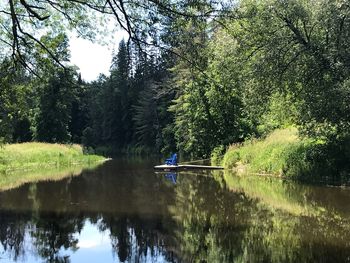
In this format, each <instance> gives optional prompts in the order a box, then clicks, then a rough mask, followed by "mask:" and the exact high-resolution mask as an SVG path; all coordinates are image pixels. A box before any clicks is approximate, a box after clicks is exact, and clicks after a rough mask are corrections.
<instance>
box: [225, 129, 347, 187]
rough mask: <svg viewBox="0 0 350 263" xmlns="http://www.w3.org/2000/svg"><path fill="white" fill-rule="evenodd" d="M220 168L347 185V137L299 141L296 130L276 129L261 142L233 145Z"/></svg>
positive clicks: (253, 141) (303, 139) (254, 141)
mask: <svg viewBox="0 0 350 263" xmlns="http://www.w3.org/2000/svg"><path fill="white" fill-rule="evenodd" d="M222 163H223V165H224V167H225V168H227V169H234V170H236V171H237V172H240V173H258V174H270V175H278V176H285V177H289V178H294V179H298V180H302V181H308V182H322V183H327V184H336V185H340V184H342V185H345V184H347V185H348V184H349V183H350V137H347V136H343V137H339V138H336V139H335V140H328V141H317V140H313V139H310V138H302V139H301V138H299V137H298V131H297V129H296V128H287V129H280V130H275V131H274V132H272V133H271V134H270V135H269V136H267V137H266V138H264V139H260V140H250V141H247V142H245V143H243V144H242V145H232V146H231V147H230V148H229V149H228V150H227V152H226V154H225V156H224V158H223V161H222Z"/></svg>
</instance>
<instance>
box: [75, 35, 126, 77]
mask: <svg viewBox="0 0 350 263" xmlns="http://www.w3.org/2000/svg"><path fill="white" fill-rule="evenodd" d="M114 34H115V35H114V36H113V37H111V38H110V40H109V41H107V42H108V44H106V45H101V44H98V43H92V42H91V41H89V40H86V39H83V38H78V37H77V36H76V35H75V34H71V35H70V41H69V44H70V51H71V63H72V64H74V65H76V66H78V67H79V69H80V73H81V76H82V78H83V79H84V80H85V81H93V80H96V79H97V78H98V76H99V75H100V74H101V73H103V74H105V75H109V67H110V65H111V61H112V54H113V50H117V49H118V44H119V42H120V41H121V40H122V39H123V38H124V39H125V40H127V37H128V36H127V33H126V32H124V31H117V32H115V33H114ZM105 42H106V41H105Z"/></svg>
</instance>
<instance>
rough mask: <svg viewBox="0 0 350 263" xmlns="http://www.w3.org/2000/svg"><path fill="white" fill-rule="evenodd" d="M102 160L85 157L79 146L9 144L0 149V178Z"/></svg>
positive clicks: (99, 157)
mask: <svg viewBox="0 0 350 263" xmlns="http://www.w3.org/2000/svg"><path fill="white" fill-rule="evenodd" d="M104 159H105V158H104V157H101V156H97V155H85V154H84V153H83V149H82V147H81V146H79V145H62V144H49V143H21V144H9V145H4V146H2V147H1V148H0V177H1V176H2V175H1V174H8V173H13V172H16V171H34V170H38V169H43V168H57V167H68V166H72V165H77V164H92V163H96V162H100V161H103V160H104Z"/></svg>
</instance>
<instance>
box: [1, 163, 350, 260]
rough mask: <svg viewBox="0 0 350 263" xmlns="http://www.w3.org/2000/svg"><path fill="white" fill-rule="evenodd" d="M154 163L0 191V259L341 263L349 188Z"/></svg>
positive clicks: (345, 255)
mask: <svg viewBox="0 0 350 263" xmlns="http://www.w3.org/2000/svg"><path fill="white" fill-rule="evenodd" d="M155 164H156V162H154V161H136V160H134V161H132V160H113V161H108V162H106V163H104V164H103V165H100V166H99V167H97V168H96V169H94V170H83V172H82V173H81V174H80V175H79V176H76V175H75V176H73V175H72V176H68V177H66V178H64V179H62V180H59V181H44V182H37V183H27V184H24V185H22V186H20V187H17V188H15V189H11V190H7V191H2V192H0V262H82V263H88V262H103V263H106V262H350V202H349V201H350V189H348V188H338V187H326V186H310V185H302V184H296V183H293V182H288V181H283V180H280V179H277V178H266V177H258V176H236V175H234V174H232V173H231V172H223V171H213V172H208V171H206V172H204V171H203V172H201V171H195V172H190V171H188V172H181V173H179V174H173V173H168V174H167V173H155V172H154V170H153V165H155Z"/></svg>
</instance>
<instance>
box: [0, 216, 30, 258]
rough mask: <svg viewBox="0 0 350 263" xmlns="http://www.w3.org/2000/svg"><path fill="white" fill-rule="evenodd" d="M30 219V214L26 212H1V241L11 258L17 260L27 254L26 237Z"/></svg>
mask: <svg viewBox="0 0 350 263" xmlns="http://www.w3.org/2000/svg"><path fill="white" fill-rule="evenodd" d="M28 219H29V218H28V216H26V215H25V214H21V213H14V212H5V211H2V212H1V216H0V242H1V245H2V246H3V249H4V251H5V252H6V253H7V254H8V256H9V258H12V259H13V260H14V261H17V260H18V259H19V258H20V257H23V256H24V254H25V249H24V237H25V233H26V230H27V224H26V223H27V220H28ZM0 261H1V260H0Z"/></svg>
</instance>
